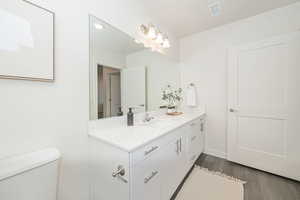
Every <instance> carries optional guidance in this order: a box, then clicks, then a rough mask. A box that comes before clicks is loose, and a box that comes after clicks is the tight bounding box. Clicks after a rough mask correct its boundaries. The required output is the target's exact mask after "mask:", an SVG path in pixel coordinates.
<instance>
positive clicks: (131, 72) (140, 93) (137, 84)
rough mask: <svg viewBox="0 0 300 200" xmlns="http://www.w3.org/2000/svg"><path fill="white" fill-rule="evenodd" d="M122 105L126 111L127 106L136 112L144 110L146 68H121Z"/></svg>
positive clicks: (125, 111)
mask: <svg viewBox="0 0 300 200" xmlns="http://www.w3.org/2000/svg"><path fill="white" fill-rule="evenodd" d="M121 79H122V107H123V111H124V113H127V111H128V108H129V107H134V108H135V111H136V112H144V111H145V110H146V69H145V68H144V67H138V68H126V69H123V70H122V75H121Z"/></svg>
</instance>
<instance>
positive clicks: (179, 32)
mask: <svg viewBox="0 0 300 200" xmlns="http://www.w3.org/2000/svg"><path fill="white" fill-rule="evenodd" d="M141 1H142V4H143V6H144V10H145V11H146V12H147V13H148V15H150V16H151V17H153V20H154V22H156V23H158V25H161V26H163V27H164V28H166V29H168V30H169V31H170V32H171V33H172V34H174V35H175V36H176V37H183V36H186V35H190V34H193V33H197V32H200V31H204V30H207V29H210V28H213V27H216V26H220V25H223V24H227V23H230V22H233V21H236V20H239V19H243V18H247V17H250V16H254V15H257V14H260V13H263V12H265V11H268V10H271V9H275V8H279V7H283V6H286V5H288V4H291V3H294V2H297V1H298V0H221V1H223V4H222V10H221V14H220V15H219V16H216V17H213V16H211V13H210V12H209V9H208V5H209V3H211V2H213V1H214V0H181V1H175V0H151V1H149V0H141ZM299 12H300V11H299Z"/></svg>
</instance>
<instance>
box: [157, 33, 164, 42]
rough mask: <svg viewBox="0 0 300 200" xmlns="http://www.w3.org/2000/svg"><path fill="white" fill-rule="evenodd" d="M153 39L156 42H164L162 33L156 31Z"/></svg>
mask: <svg viewBox="0 0 300 200" xmlns="http://www.w3.org/2000/svg"><path fill="white" fill-rule="evenodd" d="M155 41H156V42H157V43H158V44H162V43H163V42H164V39H163V35H162V34H161V33H158V34H157V37H156V40H155Z"/></svg>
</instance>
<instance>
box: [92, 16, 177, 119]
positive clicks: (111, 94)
mask: <svg viewBox="0 0 300 200" xmlns="http://www.w3.org/2000/svg"><path fill="white" fill-rule="evenodd" d="M166 85H172V86H174V87H179V86H180V74H179V65H178V63H177V62H176V61H173V60H171V59H169V58H167V57H166V56H165V55H162V54H159V53H155V52H152V51H150V50H148V49H145V48H144V46H142V45H141V44H137V43H135V42H134V39H133V38H132V37H130V36H129V35H127V34H125V33H123V32H121V31H120V30H118V29H116V28H114V27H112V26H111V25H109V24H107V23H105V22H103V21H102V20H100V19H97V18H96V17H93V16H90V119H91V120H96V119H101V118H107V117H114V116H121V115H125V114H126V113H127V112H128V109H129V107H132V108H134V112H145V111H152V110H157V109H159V107H160V106H162V105H163V101H162V99H161V98H162V89H163V88H165V87H166Z"/></svg>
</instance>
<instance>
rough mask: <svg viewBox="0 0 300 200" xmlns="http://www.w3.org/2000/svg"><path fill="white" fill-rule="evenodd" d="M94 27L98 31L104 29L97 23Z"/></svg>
mask: <svg viewBox="0 0 300 200" xmlns="http://www.w3.org/2000/svg"><path fill="white" fill-rule="evenodd" d="M94 27H95V28H96V29H98V30H101V29H103V28H104V27H103V25H102V24H98V23H96V24H94Z"/></svg>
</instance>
